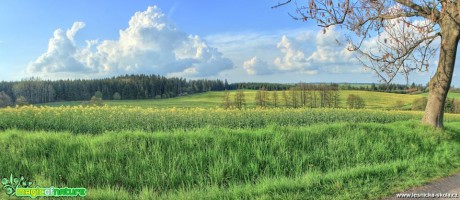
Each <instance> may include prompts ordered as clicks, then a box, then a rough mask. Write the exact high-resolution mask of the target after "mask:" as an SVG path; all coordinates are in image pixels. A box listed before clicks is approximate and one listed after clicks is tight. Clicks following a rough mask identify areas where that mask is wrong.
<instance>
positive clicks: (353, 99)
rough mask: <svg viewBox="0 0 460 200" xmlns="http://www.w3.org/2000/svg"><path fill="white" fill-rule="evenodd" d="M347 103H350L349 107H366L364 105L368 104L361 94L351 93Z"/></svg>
mask: <svg viewBox="0 0 460 200" xmlns="http://www.w3.org/2000/svg"><path fill="white" fill-rule="evenodd" d="M347 105H348V108H351V109H361V108H364V106H366V103H365V102H364V99H363V98H361V97H360V96H358V95H354V94H350V95H348V98H347Z"/></svg>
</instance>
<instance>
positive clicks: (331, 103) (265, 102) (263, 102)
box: [223, 83, 340, 109]
mask: <svg viewBox="0 0 460 200" xmlns="http://www.w3.org/2000/svg"><path fill="white" fill-rule="evenodd" d="M268 91H269V90H268V89H266V88H265V87H262V88H260V89H259V90H257V91H256V94H255V99H254V100H255V105H256V106H257V107H291V108H338V107H340V92H339V86H338V84H305V83H299V84H297V85H296V86H294V87H290V88H288V89H286V90H281V91H278V90H273V91H271V92H268ZM245 106H246V100H245V94H244V92H243V90H241V89H239V90H238V91H237V92H236V93H235V96H234V100H232V97H231V96H230V93H229V92H228V91H225V93H224V98H223V107H224V108H226V109H228V108H232V107H235V108H238V109H242V108H244V107H245Z"/></svg>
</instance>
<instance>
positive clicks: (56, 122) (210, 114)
mask: <svg viewBox="0 0 460 200" xmlns="http://www.w3.org/2000/svg"><path fill="white" fill-rule="evenodd" d="M422 114H423V112H412V111H377V110H368V109H363V110H356V109H325V108H324V109H309V108H306V109H285V108H276V109H244V110H224V109H203V108H192V109H187V108H179V109H175V108H172V109H155V108H124V107H110V106H105V107H57V108H56V107H31V106H29V107H19V108H5V109H0V130H5V129H21V130H30V131H35V130H46V131H70V132H72V133H91V134H98V133H103V132H105V131H120V130H143V131H148V132H152V131H171V130H176V129H180V130H194V129H198V128H206V127H211V128H222V127H223V128H231V129H257V128H263V127H266V126H267V125H269V124H274V125H277V126H310V125H314V124H329V123H335V122H354V123H357V122H377V123H391V122H396V121H406V120H411V119H415V120H420V119H421V117H422ZM445 116H446V117H445V121H447V122H449V121H460V115H455V114H446V115H445Z"/></svg>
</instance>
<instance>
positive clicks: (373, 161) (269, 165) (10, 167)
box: [0, 121, 460, 199]
mask: <svg viewBox="0 0 460 200" xmlns="http://www.w3.org/2000/svg"><path fill="white" fill-rule="evenodd" d="M446 127H447V128H446V130H445V131H443V132H440V131H433V130H432V129H430V128H428V127H424V126H420V125H419V122H418V121H405V122H393V123H390V124H378V123H350V122H348V123H344V122H341V123H331V124H329V125H324V124H320V125H312V126H306V127H305V126H286V127H281V126H278V125H275V124H267V125H266V126H265V127H262V128H257V129H228V128H211V127H209V128H199V129H196V130H192V131H190V130H189V131H184V130H173V131H168V132H142V131H115V132H105V133H103V134H99V135H86V134H71V133H68V132H27V131H22V130H6V131H2V132H0V147H2V151H0V175H1V176H3V177H5V176H9V175H10V174H14V175H17V176H18V175H19V174H22V175H24V176H26V177H31V178H33V179H34V180H35V182H36V184H38V185H40V186H51V185H53V186H56V187H64V186H66V187H87V188H88V197H87V199H133V198H135V199H150V198H156V199H331V198H333V199H379V198H382V197H385V196H387V195H390V194H392V193H395V192H397V191H400V190H403V189H406V188H408V187H412V186H415V185H420V184H422V183H425V182H426V181H429V180H431V179H433V178H436V177H440V176H445V175H448V174H451V173H453V172H456V171H458V170H459V169H460V144H459V142H460V129H459V128H458V127H460V123H459V122H450V123H446ZM3 147H6V148H3ZM59 175H61V177H62V179H59ZM1 195H3V196H0V198H2V199H4V198H6V196H5V194H4V192H2V193H1Z"/></svg>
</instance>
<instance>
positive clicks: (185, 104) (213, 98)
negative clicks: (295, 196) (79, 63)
mask: <svg viewBox="0 0 460 200" xmlns="http://www.w3.org/2000/svg"><path fill="white" fill-rule="evenodd" d="M256 92H257V91H255V90H246V91H245V92H244V93H245V99H246V105H247V107H249V108H252V107H255V95H256ZM235 93H236V91H230V95H231V97H232V100H233V98H234V95H235ZM268 93H269V97H270V98H271V97H272V94H273V92H272V91H269V92H268ZM340 93H341V94H340V100H341V106H342V107H345V104H346V99H347V97H348V95H349V94H355V95H359V96H361V97H362V98H363V99H364V101H365V102H366V108H370V109H391V108H394V106H395V104H396V102H397V101H402V102H403V103H404V104H405V107H406V108H410V105H411V104H412V101H413V100H414V99H417V98H420V97H422V96H426V95H425V94H417V95H411V94H395V93H385V92H372V91H359V90H342V91H340ZM454 95H457V96H459V98H460V94H459V93H455V94H454ZM223 96H224V92H223V91H219V92H206V93H201V94H194V95H189V96H182V97H176V98H170V99H148V100H120V101H104V103H105V104H107V105H109V106H129V107H131V106H135V107H156V108H168V107H177V108H194V107H201V108H213V107H220V106H221V105H222V102H223ZM449 96H451V95H449ZM278 98H279V100H280V103H281V105H283V104H284V102H283V100H282V92H281V91H278ZM81 104H82V102H80V101H73V102H54V103H47V104H41V105H47V106H62V105H65V106H67V105H68V106H76V105H81Z"/></svg>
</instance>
